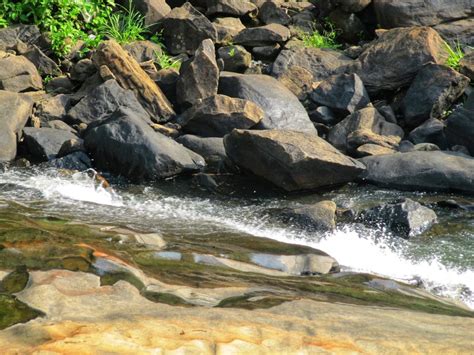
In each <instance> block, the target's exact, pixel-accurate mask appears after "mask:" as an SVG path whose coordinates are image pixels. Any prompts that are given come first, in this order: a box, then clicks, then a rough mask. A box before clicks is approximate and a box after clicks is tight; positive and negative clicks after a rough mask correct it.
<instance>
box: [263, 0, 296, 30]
mask: <svg viewBox="0 0 474 355" xmlns="http://www.w3.org/2000/svg"><path fill="white" fill-rule="evenodd" d="M281 5H282V4H279V3H278V2H275V1H265V2H264V3H263V4H262V5H261V6H260V9H259V13H258V17H259V18H260V20H262V22H263V23H264V24H266V25H269V24H271V23H277V24H279V25H283V26H286V25H288V24H289V23H290V22H291V16H290V15H289V14H288V10H287V9H285V8H283V7H282V6H281Z"/></svg>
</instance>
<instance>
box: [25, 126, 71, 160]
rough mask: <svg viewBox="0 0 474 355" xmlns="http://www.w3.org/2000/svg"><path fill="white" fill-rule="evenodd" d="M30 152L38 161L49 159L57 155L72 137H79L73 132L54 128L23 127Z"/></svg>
mask: <svg viewBox="0 0 474 355" xmlns="http://www.w3.org/2000/svg"><path fill="white" fill-rule="evenodd" d="M23 135H24V138H25V143H26V146H27V149H28V153H29V154H30V155H31V156H32V157H33V158H34V159H35V160H37V161H48V160H52V159H54V158H56V157H57V155H58V153H59V150H60V149H61V146H62V145H63V144H64V142H66V141H67V140H70V139H77V136H76V135H75V134H73V133H71V132H68V131H65V130H61V129H53V128H33V127H26V128H24V129H23Z"/></svg>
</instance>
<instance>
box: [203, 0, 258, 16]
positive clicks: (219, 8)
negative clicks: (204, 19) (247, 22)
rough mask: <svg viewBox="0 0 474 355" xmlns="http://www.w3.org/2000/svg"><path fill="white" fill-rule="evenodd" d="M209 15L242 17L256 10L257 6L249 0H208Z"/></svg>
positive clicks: (207, 13)
mask: <svg viewBox="0 0 474 355" xmlns="http://www.w3.org/2000/svg"><path fill="white" fill-rule="evenodd" d="M206 5H207V12H206V15H207V16H216V15H224V16H235V17H242V16H245V15H247V14H249V13H250V12H256V11H257V6H255V5H254V4H253V3H252V2H251V1H248V0H206Z"/></svg>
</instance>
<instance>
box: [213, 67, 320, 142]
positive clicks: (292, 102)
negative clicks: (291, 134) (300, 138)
mask: <svg viewBox="0 0 474 355" xmlns="http://www.w3.org/2000/svg"><path fill="white" fill-rule="evenodd" d="M219 93H220V94H223V95H227V96H231V97H237V98H241V99H245V100H249V101H253V102H254V103H256V104H257V105H258V106H260V108H262V109H263V111H264V112H265V117H264V118H263V120H262V121H260V124H259V125H258V127H259V128H261V129H287V130H293V131H298V132H306V133H310V134H314V135H316V134H317V131H316V129H315V128H314V125H313V123H312V122H311V120H310V119H309V117H308V114H307V112H306V110H305V108H304V107H303V105H302V104H301V103H300V102H299V100H298V98H297V97H296V96H295V95H294V94H293V93H292V92H291V91H289V90H288V89H287V88H286V87H285V86H283V85H282V84H281V83H279V82H278V81H277V80H276V79H274V78H272V77H270V76H267V75H257V74H252V75H243V74H236V73H229V72H223V73H221V76H220V80H219Z"/></svg>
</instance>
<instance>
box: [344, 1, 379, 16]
mask: <svg viewBox="0 0 474 355" xmlns="http://www.w3.org/2000/svg"><path fill="white" fill-rule="evenodd" d="M371 3H372V0H338V4H339V6H340V7H341V9H342V10H344V11H345V12H347V13H351V12H360V11H362V10H364V9H365V8H366V7H367V6H369V5H370V4H371Z"/></svg>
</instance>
